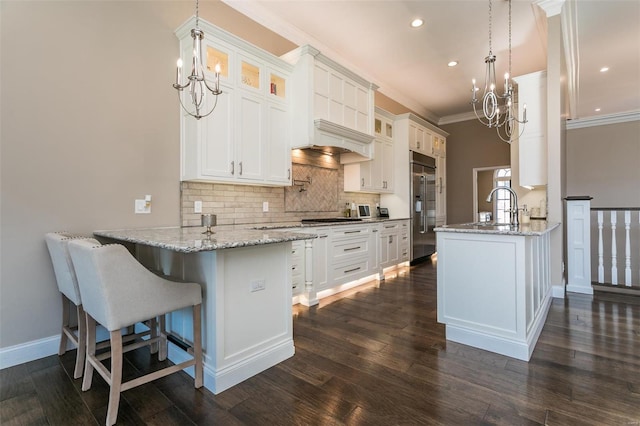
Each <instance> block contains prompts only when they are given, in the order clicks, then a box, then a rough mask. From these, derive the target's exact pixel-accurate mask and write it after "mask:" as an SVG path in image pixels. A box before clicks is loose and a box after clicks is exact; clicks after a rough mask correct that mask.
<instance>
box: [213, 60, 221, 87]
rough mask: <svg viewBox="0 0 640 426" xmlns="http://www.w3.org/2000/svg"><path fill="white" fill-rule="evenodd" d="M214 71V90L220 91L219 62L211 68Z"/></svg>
mask: <svg viewBox="0 0 640 426" xmlns="http://www.w3.org/2000/svg"><path fill="white" fill-rule="evenodd" d="M213 69H214V70H215V72H216V92H219V91H220V62H218V63H217V64H216V66H215V67H214V68H213Z"/></svg>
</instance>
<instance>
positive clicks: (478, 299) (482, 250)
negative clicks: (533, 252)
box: [438, 236, 517, 337]
mask: <svg viewBox="0 0 640 426" xmlns="http://www.w3.org/2000/svg"><path fill="white" fill-rule="evenodd" d="M457 237H458V238H455V239H453V238H448V239H445V240H444V244H443V246H438V247H439V250H438V251H439V255H438V264H439V265H441V264H444V266H445V267H443V268H442V269H443V271H444V277H443V279H444V281H445V282H446V283H447V285H446V286H444V287H443V291H442V299H443V304H444V311H443V313H446V321H447V324H458V325H461V326H473V327H476V328H480V329H484V330H485V331H486V332H491V333H494V334H496V335H504V336H509V337H512V336H515V335H516V333H517V316H516V305H517V287H516V286H515V285H514V283H515V282H516V279H517V275H516V247H515V245H516V244H515V242H514V241H478V240H474V239H470V238H468V237H465V236H457ZM450 252H451V253H453V252H455V253H459V256H451V257H450V256H447V255H446V253H450ZM440 253H443V254H444V256H443V255H441V254H440ZM496 260H498V262H497V263H499V265H495V263H496ZM490 265H491V266H490ZM496 266H499V267H496ZM488 307H490V309H487V308H488ZM442 319H443V320H444V319H445V318H442ZM441 322H443V321H441Z"/></svg>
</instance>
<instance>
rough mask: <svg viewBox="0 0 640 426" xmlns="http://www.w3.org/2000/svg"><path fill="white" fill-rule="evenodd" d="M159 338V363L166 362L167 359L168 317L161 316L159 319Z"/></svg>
mask: <svg viewBox="0 0 640 426" xmlns="http://www.w3.org/2000/svg"><path fill="white" fill-rule="evenodd" d="M158 336H159V337H160V338H161V340H160V341H159V342H158V345H159V346H160V347H159V348H158V361H164V360H165V359H167V351H168V348H167V345H168V342H167V318H166V315H160V316H159V317H158Z"/></svg>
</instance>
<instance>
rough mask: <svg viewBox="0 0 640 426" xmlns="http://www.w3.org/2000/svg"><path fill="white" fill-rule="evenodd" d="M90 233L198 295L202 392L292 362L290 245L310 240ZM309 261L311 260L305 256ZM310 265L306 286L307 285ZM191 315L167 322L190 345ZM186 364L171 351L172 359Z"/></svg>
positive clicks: (172, 231)
mask: <svg viewBox="0 0 640 426" xmlns="http://www.w3.org/2000/svg"><path fill="white" fill-rule="evenodd" d="M203 229H204V228H201V227H192V228H178V227H174V228H152V229H123V230H114V231H95V232H94V235H95V236H96V237H98V238H99V239H100V240H102V241H103V242H117V243H121V244H124V245H126V246H127V247H128V248H129V249H130V250H131V251H132V252H133V253H134V254H135V256H136V258H137V259H138V260H139V261H140V262H141V263H142V264H143V265H145V266H146V267H148V268H150V269H152V270H154V271H157V272H159V273H161V274H162V275H165V276H168V277H174V278H178V279H181V280H186V281H191V282H197V283H200V284H201V285H202V288H203V302H202V304H203V320H202V321H203V324H202V329H203V344H202V346H203V351H204V385H205V387H206V388H208V389H209V390H211V391H212V392H213V393H216V394H217V393H220V392H222V391H224V390H225V389H228V388H230V387H231V386H234V385H236V384H238V383H240V382H241V381H243V380H245V379H247V378H249V377H251V376H253V375H255V374H258V373H259V372H261V371H263V370H266V369H267V368H269V367H272V366H274V365H276V364H278V363H279V362H282V361H284V360H285V359H287V358H289V357H291V356H293V354H294V351H295V349H294V344H293V318H292V307H291V297H292V295H291V244H292V242H293V241H298V240H305V250H308V251H309V252H310V251H311V247H312V246H311V239H313V238H315V237H316V235H315V234H310V233H300V232H287V231H276V230H255V229H246V227H244V228H240V227H234V226H228V227H225V226H220V227H216V228H215V232H214V233H213V234H204V233H203V232H202V231H203ZM309 258H311V253H309ZM311 273H312V271H311V265H308V269H307V271H306V276H305V280H307V281H311ZM191 323H192V317H191V312H190V310H189V309H187V310H183V311H179V312H174V313H172V314H170V315H168V318H167V329H168V330H169V331H170V333H171V334H172V335H174V336H176V337H177V338H178V339H179V340H181V341H184V342H186V343H189V342H191V341H192V339H193V336H192V335H191V333H192V327H191ZM187 358H188V355H186V353H185V352H184V351H183V350H181V349H179V348H178V347H177V346H173V345H170V348H169V359H171V361H173V362H174V363H176V364H177V363H179V362H182V361H184V360H186V359H187Z"/></svg>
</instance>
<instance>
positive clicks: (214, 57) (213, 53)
mask: <svg viewBox="0 0 640 426" xmlns="http://www.w3.org/2000/svg"><path fill="white" fill-rule="evenodd" d="M206 63H207V71H209V72H212V73H215V72H216V70H215V69H216V65H220V76H221V77H224V78H229V54H228V53H225V52H223V51H221V50H218V49H216V48H215V47H213V46H207V62H206Z"/></svg>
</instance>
